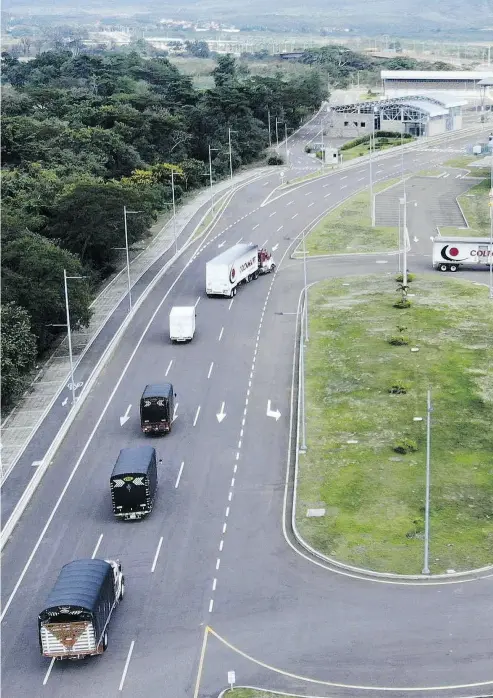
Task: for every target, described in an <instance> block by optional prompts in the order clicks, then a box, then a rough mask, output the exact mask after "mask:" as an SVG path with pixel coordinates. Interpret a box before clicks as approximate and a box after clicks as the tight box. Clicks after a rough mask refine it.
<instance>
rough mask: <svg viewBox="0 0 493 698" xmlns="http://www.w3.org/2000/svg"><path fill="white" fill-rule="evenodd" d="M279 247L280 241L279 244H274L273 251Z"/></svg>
mask: <svg viewBox="0 0 493 698" xmlns="http://www.w3.org/2000/svg"><path fill="white" fill-rule="evenodd" d="M278 247H279V243H277V245H274V247H273V248H272V252H275V251H276V250H277V248H278Z"/></svg>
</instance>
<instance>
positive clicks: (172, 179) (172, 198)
mask: <svg viewBox="0 0 493 698" xmlns="http://www.w3.org/2000/svg"><path fill="white" fill-rule="evenodd" d="M171 201H172V204H173V237H174V239H175V254H177V253H178V238H177V237H176V205H175V171H174V170H171Z"/></svg>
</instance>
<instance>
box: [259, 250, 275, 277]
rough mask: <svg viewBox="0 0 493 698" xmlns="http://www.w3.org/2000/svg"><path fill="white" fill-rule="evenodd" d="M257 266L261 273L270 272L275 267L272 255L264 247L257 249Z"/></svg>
mask: <svg viewBox="0 0 493 698" xmlns="http://www.w3.org/2000/svg"><path fill="white" fill-rule="evenodd" d="M258 268H259V270H260V273H261V274H270V273H271V272H272V271H274V269H275V268H276V263H275V262H274V260H273V259H272V255H271V254H270V252H267V250H266V249H265V248H262V249H259V251H258Z"/></svg>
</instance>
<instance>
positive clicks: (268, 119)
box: [267, 109, 272, 148]
mask: <svg viewBox="0 0 493 698" xmlns="http://www.w3.org/2000/svg"><path fill="white" fill-rule="evenodd" d="M267 124H268V127H269V148H272V134H271V128H270V109H267Z"/></svg>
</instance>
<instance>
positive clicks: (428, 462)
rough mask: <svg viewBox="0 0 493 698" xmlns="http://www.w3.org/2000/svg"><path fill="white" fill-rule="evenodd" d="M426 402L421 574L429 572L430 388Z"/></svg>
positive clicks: (431, 409) (431, 410)
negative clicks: (423, 541)
mask: <svg viewBox="0 0 493 698" xmlns="http://www.w3.org/2000/svg"><path fill="white" fill-rule="evenodd" d="M427 402H428V404H427V414H426V495H425V559H424V565H423V574H430V568H429V550H430V455H431V413H432V412H433V408H432V406H431V390H428V401H427Z"/></svg>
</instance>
